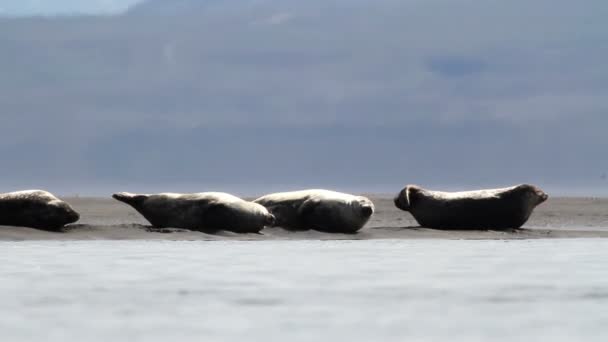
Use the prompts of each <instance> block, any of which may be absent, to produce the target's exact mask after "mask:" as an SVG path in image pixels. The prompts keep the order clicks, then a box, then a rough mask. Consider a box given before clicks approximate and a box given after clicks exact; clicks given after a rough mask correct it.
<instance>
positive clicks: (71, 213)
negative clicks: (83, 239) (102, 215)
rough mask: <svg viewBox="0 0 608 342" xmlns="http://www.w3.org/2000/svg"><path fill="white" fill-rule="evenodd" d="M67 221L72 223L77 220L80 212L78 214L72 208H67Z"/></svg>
mask: <svg viewBox="0 0 608 342" xmlns="http://www.w3.org/2000/svg"><path fill="white" fill-rule="evenodd" d="M67 218H68V223H74V222H76V221H78V220H80V214H78V213H77V212H76V211H75V210H73V209H69V210H68V217H67Z"/></svg>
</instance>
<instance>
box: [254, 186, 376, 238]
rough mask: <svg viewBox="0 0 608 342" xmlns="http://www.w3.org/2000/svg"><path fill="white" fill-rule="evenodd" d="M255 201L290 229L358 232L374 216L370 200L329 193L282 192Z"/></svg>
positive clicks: (314, 191)
mask: <svg viewBox="0 0 608 342" xmlns="http://www.w3.org/2000/svg"><path fill="white" fill-rule="evenodd" d="M254 202H255V203H259V204H261V205H263V206H265V207H266V208H267V209H268V211H270V212H271V213H272V214H273V215H274V216H275V218H276V225H277V226H280V227H283V228H285V229H288V230H306V229H316V230H319V231H324V232H332V233H356V232H357V231H358V230H359V229H361V228H363V226H364V225H365V224H366V223H367V221H368V220H369V218H370V217H371V216H372V214H373V213H374V204H373V203H372V202H371V201H370V200H369V199H367V198H365V197H362V196H354V195H349V194H344V193H340V192H335V191H329V190H317V189H314V190H302V191H291V192H281V193H275V194H269V195H266V196H263V197H260V198H258V199H256V200H255V201H254Z"/></svg>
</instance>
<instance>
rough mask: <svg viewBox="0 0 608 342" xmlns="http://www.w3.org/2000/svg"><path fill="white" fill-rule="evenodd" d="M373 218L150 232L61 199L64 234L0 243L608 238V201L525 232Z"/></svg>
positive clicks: (8, 231)
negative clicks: (342, 224)
mask: <svg viewBox="0 0 608 342" xmlns="http://www.w3.org/2000/svg"><path fill="white" fill-rule="evenodd" d="M371 198H372V200H373V201H374V203H375V205H376V213H375V214H374V216H373V218H372V219H371V220H370V222H369V223H368V224H367V226H366V227H365V228H363V229H362V230H361V231H360V232H359V233H357V234H353V235H344V234H327V233H321V232H317V231H304V232H289V231H286V230H284V229H281V228H266V229H264V230H263V231H262V233H261V234H244V235H243V234H235V233H230V232H219V233H218V234H205V233H201V232H195V231H187V230H182V229H160V230H159V229H154V228H152V227H150V226H149V224H148V222H146V221H145V219H144V218H143V217H142V216H141V215H140V214H139V213H137V212H136V211H135V210H133V209H132V208H130V207H128V206H126V205H124V204H122V203H119V202H117V201H115V200H112V199H107V198H85V197H78V198H65V200H67V201H68V202H69V203H71V204H72V206H73V207H74V208H75V209H76V210H77V211H78V212H80V214H81V220H80V221H79V222H78V223H77V224H74V225H71V226H69V227H68V229H67V230H66V232H64V233H55V232H47V231H42V230H37V229H31V228H22V227H2V226H0V241H33V240H60V241H70V240H210V241H213V240H256V241H257V240H369V239H487V240H503V239H504V240H511V239H539V238H608V199H605V198H602V199H598V198H550V199H549V200H548V201H547V202H546V203H544V204H542V205H541V206H539V207H538V208H537V209H536V210H535V211H534V213H533V215H532V217H531V218H530V220H529V221H528V222H527V224H526V225H525V226H524V229H516V230H509V231H474V230H472V231H468V230H462V231H448V230H435V229H426V228H420V227H417V226H418V225H417V223H416V222H415V221H414V219H413V218H412V216H411V215H410V214H409V213H406V212H403V211H400V210H398V209H397V208H395V207H394V206H393V203H392V200H391V198H390V197H388V196H384V195H372V196H371Z"/></svg>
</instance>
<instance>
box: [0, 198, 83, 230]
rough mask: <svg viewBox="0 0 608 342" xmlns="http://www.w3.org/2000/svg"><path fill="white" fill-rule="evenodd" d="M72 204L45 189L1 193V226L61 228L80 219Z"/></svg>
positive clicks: (44, 228)
mask: <svg viewBox="0 0 608 342" xmlns="http://www.w3.org/2000/svg"><path fill="white" fill-rule="evenodd" d="M79 218H80V215H79V214H78V213H77V212H76V211H75V210H74V209H72V207H70V205H69V204H67V203H66V202H64V201H62V200H60V199H59V198H57V197H55V196H54V195H53V194H51V193H50V192H47V191H43V190H24V191H16V192H9V193H5V194H0V225H3V226H17V227H30V228H37V229H43V230H51V231H60V230H61V229H62V228H63V227H64V226H65V225H67V224H70V223H74V222H76V221H78V219H79Z"/></svg>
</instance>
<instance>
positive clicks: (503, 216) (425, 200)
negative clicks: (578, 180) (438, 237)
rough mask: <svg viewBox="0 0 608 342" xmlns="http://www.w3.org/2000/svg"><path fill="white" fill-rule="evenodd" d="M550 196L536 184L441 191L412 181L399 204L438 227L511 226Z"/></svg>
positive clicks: (520, 223) (426, 223)
mask: <svg viewBox="0 0 608 342" xmlns="http://www.w3.org/2000/svg"><path fill="white" fill-rule="evenodd" d="M548 197H549V196H548V195H547V194H546V193H544V192H543V191H542V190H541V189H539V188H538V187H536V186H533V185H529V184H521V185H516V186H512V187H509V188H502V189H487V190H477V191H464V192H441V191H431V190H426V189H423V188H421V187H419V186H416V185H408V186H406V187H405V188H403V190H401V191H400V192H399V194H398V195H397V196H396V197H395V199H394V202H395V206H396V207H397V208H399V209H401V210H405V211H409V212H410V213H411V214H412V215H413V216H414V218H415V219H416V221H417V222H418V223H419V224H420V226H422V227H427V228H437V229H509V228H519V227H521V226H523V225H524V223H526V221H527V220H528V218H529V217H530V214H531V213H532V211H533V210H534V208H535V207H536V206H537V205H539V204H541V203H542V202H544V201H546V200H547V198H548Z"/></svg>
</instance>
